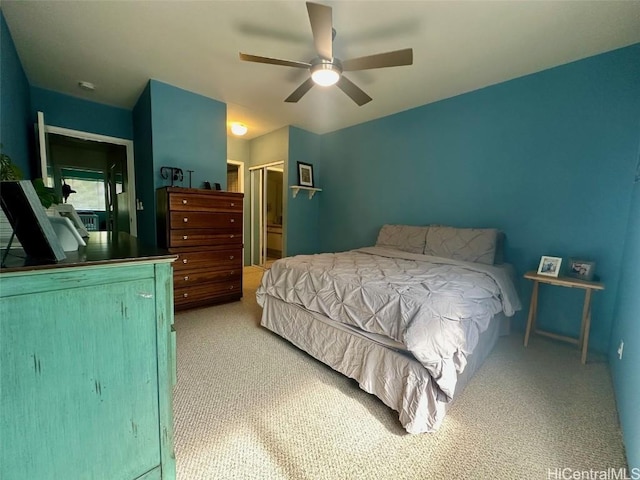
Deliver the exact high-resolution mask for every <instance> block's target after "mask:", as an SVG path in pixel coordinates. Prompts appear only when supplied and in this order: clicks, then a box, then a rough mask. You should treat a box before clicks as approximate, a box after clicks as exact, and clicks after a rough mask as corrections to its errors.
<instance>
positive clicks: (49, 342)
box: [0, 233, 176, 480]
mask: <svg viewBox="0 0 640 480" xmlns="http://www.w3.org/2000/svg"><path fill="white" fill-rule="evenodd" d="M108 237H109V236H108V235H107V234H106V233H92V237H91V238H90V241H89V243H88V245H87V247H81V249H80V250H79V251H78V252H73V253H72V254H70V255H69V254H68V255H67V257H68V258H67V260H64V261H63V262H61V263H58V264H54V265H37V264H36V265H30V266H29V265H25V263H26V262H25V261H24V260H23V259H18V258H14V259H13V260H11V258H10V257H8V258H9V260H8V262H7V268H3V269H1V270H0V302H1V304H0V478H1V479H3V480H23V479H25V480H33V479H38V480H44V479H56V480H61V479H65V480H67V479H68V480H72V479H73V480H75V479H88V480H89V479H90V480H98V479H105V480H106V479H108V480H116V479H118V480H129V479H145V480H150V479H154V480H155V479H164V480H169V479H175V458H174V453H173V416H172V387H173V385H174V383H175V372H176V370H175V368H176V366H175V331H174V330H173V295H172V291H173V290H172V289H173V285H172V268H171V262H172V261H173V260H174V259H175V256H170V255H167V254H165V253H163V252H162V251H150V250H145V249H144V248H143V247H141V246H140V245H138V243H137V242H136V241H135V239H132V238H129V237H127V236H126V235H124V234H121V235H120V236H118V238H115V239H114V238H108Z"/></svg>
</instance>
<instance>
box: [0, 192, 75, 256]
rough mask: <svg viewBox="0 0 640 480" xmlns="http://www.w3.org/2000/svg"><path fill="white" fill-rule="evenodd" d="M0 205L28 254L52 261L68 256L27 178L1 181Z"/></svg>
mask: <svg viewBox="0 0 640 480" xmlns="http://www.w3.org/2000/svg"><path fill="white" fill-rule="evenodd" d="M0 205H1V206H2V210H4V213H5V215H6V216H7V219H8V220H9V223H10V224H11V227H12V228H13V231H14V232H15V234H16V237H18V240H20V244H21V245H22V248H23V250H24V251H25V253H26V254H27V256H28V257H30V258H32V259H35V260H40V261H46V262H54V263H55V262H59V261H61V260H64V259H65V258H67V256H66V255H65V253H64V250H63V249H62V245H61V244H60V241H59V240H58V236H57V235H56V233H55V231H54V229H53V226H52V225H51V221H50V220H49V217H48V216H47V213H46V211H45V209H44V207H43V206H42V204H41V203H40V199H39V198H38V194H37V193H36V191H35V189H34V188H33V185H32V184H31V182H30V181H29V180H20V181H12V182H2V183H1V184H0Z"/></svg>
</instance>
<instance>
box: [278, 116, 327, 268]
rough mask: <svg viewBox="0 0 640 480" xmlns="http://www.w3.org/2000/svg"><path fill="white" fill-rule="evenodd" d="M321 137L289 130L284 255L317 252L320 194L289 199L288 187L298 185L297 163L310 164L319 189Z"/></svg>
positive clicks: (295, 129) (297, 129)
mask: <svg viewBox="0 0 640 480" xmlns="http://www.w3.org/2000/svg"><path fill="white" fill-rule="evenodd" d="M320 140H321V137H320V136H319V135H316V134H314V133H310V132H307V131H306V130H302V129H300V128H296V127H290V128H289V161H288V169H287V179H286V180H285V188H287V192H286V193H287V195H288V200H287V201H288V204H287V220H286V222H285V228H286V235H285V238H286V242H287V248H286V254H287V256H291V255H298V254H307V253H316V252H318V250H319V249H320V208H321V202H322V195H323V194H322V192H319V193H317V194H315V196H314V197H313V198H312V199H309V195H308V193H307V192H306V191H301V192H299V193H298V195H297V196H296V198H292V196H291V189H290V188H288V186H289V185H297V184H298V162H304V163H310V164H312V165H313V180H314V184H315V185H316V187H318V188H322V187H323V184H322V179H321V175H320V174H321V161H320Z"/></svg>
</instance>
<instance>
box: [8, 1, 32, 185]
mask: <svg viewBox="0 0 640 480" xmlns="http://www.w3.org/2000/svg"><path fill="white" fill-rule="evenodd" d="M30 101H31V100H30V97H29V81H28V80H27V76H26V75H25V73H24V70H23V68H22V63H21V62H20V58H19V57H18V52H17V51H16V47H15V45H14V43H13V38H11V33H10V32H9V27H8V26H7V22H6V21H5V18H4V14H3V13H2V11H1V10H0V143H1V144H2V152H3V153H5V154H6V155H9V157H11V160H12V161H13V163H14V164H16V165H17V166H18V167H19V168H20V169H21V170H22V174H23V176H24V178H31V165H30V163H31V162H30V161H29V135H30V133H31V132H33V130H32V129H33V126H32V125H31V124H30V121H29V104H30Z"/></svg>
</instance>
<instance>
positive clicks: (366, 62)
mask: <svg viewBox="0 0 640 480" xmlns="http://www.w3.org/2000/svg"><path fill="white" fill-rule="evenodd" d="M307 12H308V13H309V21H310V22H311V32H312V34H313V42H314V44H315V48H316V52H317V53H318V56H317V57H316V58H314V59H313V60H311V61H310V62H297V61H295V60H281V59H278V58H269V57H260V56H257V55H248V54H246V53H242V52H240V60H244V61H247V62H257V63H268V64H271V65H281V66H284V67H295V68H306V69H308V70H309V73H310V74H311V76H310V77H309V78H308V79H307V80H305V81H304V82H303V83H302V85H300V86H299V87H298V88H297V89H296V90H295V91H294V92H293V93H292V94H291V95H289V96H288V97H287V98H286V99H285V102H290V103H295V102H297V101H298V100H300V99H301V98H302V97H303V95H304V94H305V93H307V92H308V91H309V90H310V89H311V87H313V86H314V85H320V86H330V85H334V84H335V85H337V86H338V88H339V89H340V90H342V91H343V92H344V93H346V94H347V95H348V96H349V97H350V98H351V99H352V100H353V101H354V102H356V103H357V104H358V105H359V106H362V105H364V104H365V103H368V102H370V101H371V100H372V99H371V97H370V96H369V95H367V94H366V93H365V92H364V91H363V90H362V89H360V87H358V86H357V85H356V84H354V83H353V82H352V81H351V80H349V79H348V78H347V77H345V76H344V75H343V72H353V71H356V70H370V69H373V68H385V67H398V66H402V65H412V64H413V50H412V49H411V48H405V49H403V50H395V51H393V52H386V53H378V54H375V55H369V56H366V57H358V58H352V59H349V60H340V59H339V58H336V57H334V56H333V39H334V37H335V34H336V31H335V30H334V29H333V20H332V15H331V7H328V6H326V5H320V4H319V3H313V2H307Z"/></svg>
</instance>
